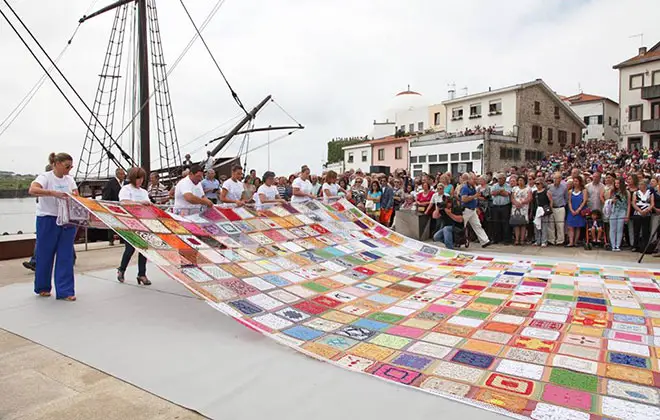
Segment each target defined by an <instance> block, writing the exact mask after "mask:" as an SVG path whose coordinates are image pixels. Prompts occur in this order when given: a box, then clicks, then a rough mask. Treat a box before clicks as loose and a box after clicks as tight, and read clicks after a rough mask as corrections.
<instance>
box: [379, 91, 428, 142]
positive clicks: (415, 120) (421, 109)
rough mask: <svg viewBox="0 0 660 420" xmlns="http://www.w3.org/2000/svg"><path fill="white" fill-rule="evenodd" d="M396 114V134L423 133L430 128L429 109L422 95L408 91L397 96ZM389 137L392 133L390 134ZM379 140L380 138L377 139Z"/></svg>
mask: <svg viewBox="0 0 660 420" xmlns="http://www.w3.org/2000/svg"><path fill="white" fill-rule="evenodd" d="M390 112H393V113H394V121H395V127H396V132H400V133H405V134H415V133H423V132H424V130H426V129H428V128H429V127H430V124H429V109H428V104H427V102H426V99H424V97H423V96H422V94H421V93H419V92H415V91H412V90H410V85H408V89H407V90H404V91H403V92H399V93H397V94H396V96H395V101H394V108H393V109H392V110H391V111H390ZM387 135H388V136H390V135H392V133H388V134H387ZM376 138H378V137H376Z"/></svg>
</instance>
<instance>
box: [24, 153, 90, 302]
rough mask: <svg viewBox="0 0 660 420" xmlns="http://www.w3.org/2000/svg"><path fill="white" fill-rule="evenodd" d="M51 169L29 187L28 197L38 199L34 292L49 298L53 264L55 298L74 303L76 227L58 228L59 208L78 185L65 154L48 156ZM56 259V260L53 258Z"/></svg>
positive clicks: (69, 157) (74, 193)
mask: <svg viewBox="0 0 660 420" xmlns="http://www.w3.org/2000/svg"><path fill="white" fill-rule="evenodd" d="M48 160H49V162H50V165H51V167H52V168H53V169H52V170H51V171H49V172H45V173H43V174H41V175H39V176H38V177H37V179H35V180H34V181H33V182H32V184H30V190H29V192H30V195H33V196H35V197H39V201H38V202H37V212H36V213H37V246H36V250H35V256H36V259H37V264H36V270H35V276H34V292H35V293H36V294H38V295H39V296H43V297H48V296H50V295H51V293H50V291H51V288H52V286H51V279H52V277H53V265H55V292H56V294H57V299H62V300H67V301H74V300H76V294H75V290H74V275H73V262H74V250H73V242H74V240H75V238H76V228H75V227H73V226H58V225H57V214H58V208H59V206H60V205H63V204H64V203H60V200H58V199H66V198H67V194H73V195H77V194H78V186H77V185H76V181H75V180H74V179H73V177H72V176H71V175H69V172H70V171H71V168H73V158H72V157H71V155H69V154H68V153H58V154H55V153H51V154H50V156H48ZM56 256H57V258H56Z"/></svg>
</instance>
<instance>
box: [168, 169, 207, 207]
mask: <svg viewBox="0 0 660 420" xmlns="http://www.w3.org/2000/svg"><path fill="white" fill-rule="evenodd" d="M186 193H191V194H192V195H194V196H195V197H199V198H202V197H204V189H203V188H202V183H201V182H200V183H199V184H197V185H195V184H194V183H193V182H192V180H191V179H190V177H189V176H187V177H185V178H183V179H182V180H181V181H179V182H178V183H177V184H176V187H175V188H174V211H175V212H176V211H178V210H182V209H195V208H199V207H200V205H199V204H192V203H190V202H188V201H187V200H186V199H185V198H184V195H185V194H186Z"/></svg>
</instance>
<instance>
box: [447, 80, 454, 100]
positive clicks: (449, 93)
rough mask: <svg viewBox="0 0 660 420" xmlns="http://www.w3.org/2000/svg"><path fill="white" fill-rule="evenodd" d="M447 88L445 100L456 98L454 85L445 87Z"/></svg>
mask: <svg viewBox="0 0 660 420" xmlns="http://www.w3.org/2000/svg"><path fill="white" fill-rule="evenodd" d="M447 86H448V87H449V90H447V98H448V99H450V100H451V99H455V98H456V83H451V84H448V85H447Z"/></svg>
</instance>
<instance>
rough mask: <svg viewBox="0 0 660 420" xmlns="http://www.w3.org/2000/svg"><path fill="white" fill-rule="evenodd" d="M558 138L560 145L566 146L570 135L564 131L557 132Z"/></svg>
mask: <svg viewBox="0 0 660 420" xmlns="http://www.w3.org/2000/svg"><path fill="white" fill-rule="evenodd" d="M557 138H558V139H559V144H561V145H562V146H564V145H565V144H566V142H567V141H568V133H566V131H564V130H559V131H557Z"/></svg>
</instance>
